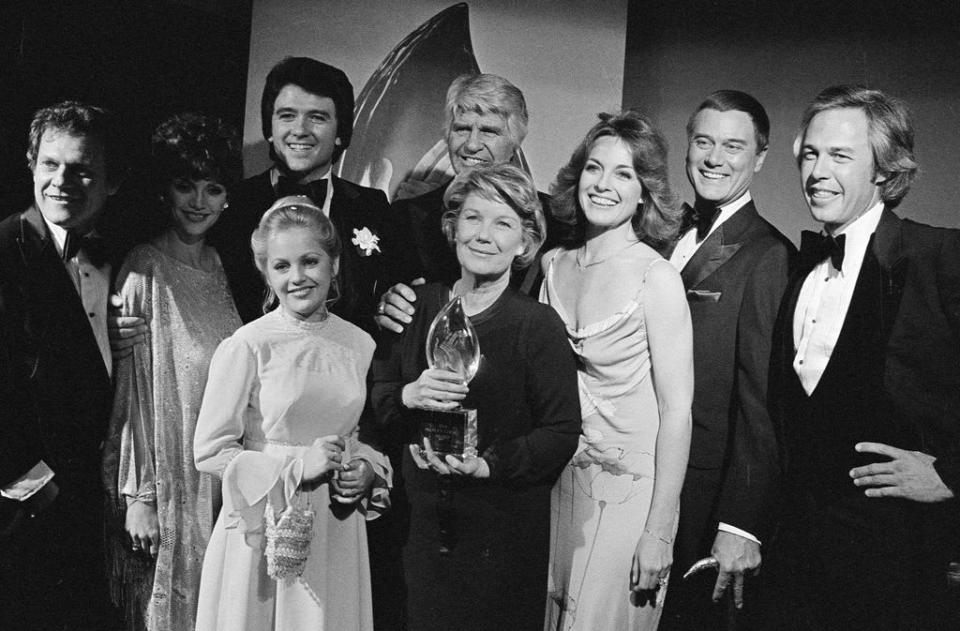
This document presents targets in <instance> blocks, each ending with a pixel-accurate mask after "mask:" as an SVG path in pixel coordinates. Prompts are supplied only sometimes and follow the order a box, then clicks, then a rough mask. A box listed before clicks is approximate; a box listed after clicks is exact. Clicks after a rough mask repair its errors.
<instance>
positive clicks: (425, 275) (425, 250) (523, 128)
mask: <svg viewBox="0 0 960 631" xmlns="http://www.w3.org/2000/svg"><path fill="white" fill-rule="evenodd" d="M445 116H446V129H447V155H448V156H449V157H450V164H451V166H452V167H453V171H454V173H460V172H461V171H463V170H464V169H467V168H469V167H473V166H478V165H482V164H498V163H503V162H511V161H515V160H516V159H517V151H518V150H519V149H520V145H521V143H523V139H524V137H525V136H526V135H527V122H528V120H529V117H528V115H527V103H526V100H525V99H524V98H523V92H521V91H520V89H519V88H517V86H515V85H513V84H512V83H510V82H509V81H507V80H506V79H504V78H503V77H499V76H497V75H494V74H472V75H471V74H467V75H461V76H459V77H457V78H456V79H454V80H453V83H451V84H450V87H449V89H448V90H447V102H446V107H445ZM452 181H453V180H452V179H451V180H448V181H447V182H445V183H444V184H443V185H442V186H439V187H437V188H435V189H433V190H431V191H428V192H426V193H424V194H422V195H419V196H417V197H413V198H409V199H399V200H397V201H395V202H394V203H393V206H392V208H391V211H392V217H391V221H392V222H393V223H394V225H395V226H396V232H397V234H400V235H405V236H401V237H399V238H400V239H402V240H404V241H405V242H407V243H409V244H410V246H411V247H413V249H414V250H415V254H414V259H415V260H413V261H412V263H413V265H414V266H415V271H414V273H413V274H411V275H410V276H409V277H408V278H405V279H403V281H404V282H405V283H407V282H409V281H410V280H411V279H414V277H418V278H417V280H416V281H415V282H416V283H420V282H422V281H421V279H422V280H423V281H426V282H442V283H446V284H448V285H452V284H453V282H454V281H455V280H457V279H458V278H460V263H459V262H458V261H457V256H456V254H455V253H454V251H453V248H452V247H451V246H450V243H449V242H448V241H447V237H446V235H444V233H443V230H442V229H441V219H442V218H443V213H444V212H445V211H446V208H445V207H444V205H443V195H444V193H446V192H447V188H448V187H449V186H450V182H452ZM539 196H540V203H541V204H542V205H543V212H544V215H545V216H546V218H547V240H546V241H545V242H544V244H543V246H542V247H541V251H542V252H546V251H547V250H549V249H550V248H552V247H553V246H554V245H555V244H556V243H557V234H558V232H559V230H558V225H557V222H555V221H553V217H552V215H551V214H550V211H549V208H548V204H549V201H550V198H549V196H547V195H544V194H542V193H540V194H539ZM538 262H539V257H538V258H537V259H536V260H534V262H533V263H531V264H530V266H529V267H528V268H527V269H525V270H523V271H522V272H520V273H515V274H513V276H512V277H511V281H510V282H511V285H512V286H513V287H514V288H516V289H519V290H520V291H523V292H524V293H528V294H533V295H536V292H537V291H539V281H540V280H541V278H540V274H539V271H540V265H539V264H538ZM411 284H413V283H411ZM415 300H416V295H415V294H414V292H413V290H412V289H410V287H409V286H408V285H406V284H399V285H396V286H394V287H392V288H391V290H390V291H389V292H387V293H385V294H384V295H383V298H382V300H381V303H380V306H379V315H378V317H377V323H378V324H379V325H380V326H381V327H383V328H385V329H388V330H391V331H394V332H397V333H399V332H401V331H402V330H403V327H404V326H405V325H406V324H407V323H409V322H410V321H411V316H412V315H413V313H414V309H415V307H414V305H413V302H414V301H415Z"/></svg>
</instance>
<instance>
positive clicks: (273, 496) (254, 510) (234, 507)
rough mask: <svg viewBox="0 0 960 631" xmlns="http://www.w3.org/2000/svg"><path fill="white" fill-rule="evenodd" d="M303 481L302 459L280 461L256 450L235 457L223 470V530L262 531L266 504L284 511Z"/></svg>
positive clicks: (250, 533) (252, 533) (258, 532)
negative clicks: (225, 511) (225, 500)
mask: <svg viewBox="0 0 960 631" xmlns="http://www.w3.org/2000/svg"><path fill="white" fill-rule="evenodd" d="M302 481H303V460H300V459H299V458H297V459H294V460H281V459H278V458H275V457H271V456H268V455H267V454H265V453H262V452H259V451H243V452H241V453H239V454H236V455H235V457H234V458H233V459H231V460H230V462H229V463H228V464H227V465H226V467H225V468H224V470H223V493H224V496H226V499H227V502H228V503H226V504H225V508H226V510H228V511H229V512H228V513H227V520H226V528H227V529H228V530H229V529H233V528H239V529H240V532H242V533H244V535H248V536H250V535H259V534H261V533H262V532H263V523H264V522H263V515H264V511H266V509H267V503H268V501H269V503H270V504H272V505H273V508H274V510H277V511H281V510H283V509H284V508H286V507H287V506H288V505H289V504H290V503H291V502H292V501H293V497H294V495H295V494H296V491H297V488H298V487H299V486H300V483H301V482H302Z"/></svg>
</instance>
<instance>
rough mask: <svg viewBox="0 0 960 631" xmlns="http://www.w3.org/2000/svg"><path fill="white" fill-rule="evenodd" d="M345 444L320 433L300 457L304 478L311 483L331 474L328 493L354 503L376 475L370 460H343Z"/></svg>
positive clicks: (343, 502) (334, 435)
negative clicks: (345, 461)
mask: <svg viewBox="0 0 960 631" xmlns="http://www.w3.org/2000/svg"><path fill="white" fill-rule="evenodd" d="M345 447H346V441H345V440H344V439H343V437H342V436H337V435H336V434H332V435H330V436H321V437H320V438H318V439H316V440H315V441H313V445H311V446H310V448H309V449H307V451H306V452H304V454H303V457H302V460H303V479H304V481H306V482H312V481H316V480H318V479H319V478H321V477H323V476H325V475H328V474H332V477H331V479H330V491H331V493H330V494H331V496H332V497H333V498H334V499H335V500H337V501H338V502H340V503H342V504H353V503H356V502H358V501H360V499H361V498H363V497H364V496H365V495H366V494H367V492H369V490H370V487H371V486H373V481H374V478H375V477H376V476H375V474H374V471H373V467H371V466H370V463H369V462H367V461H366V460H364V459H362V458H354V459H352V460H350V461H349V462H347V463H344V462H343V450H344V449H345Z"/></svg>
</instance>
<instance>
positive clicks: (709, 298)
mask: <svg viewBox="0 0 960 631" xmlns="http://www.w3.org/2000/svg"><path fill="white" fill-rule="evenodd" d="M722 295H723V292H722V291H707V290H706V289H688V290H687V299H688V300H696V301H699V302H718V301H719V300H720V296H722Z"/></svg>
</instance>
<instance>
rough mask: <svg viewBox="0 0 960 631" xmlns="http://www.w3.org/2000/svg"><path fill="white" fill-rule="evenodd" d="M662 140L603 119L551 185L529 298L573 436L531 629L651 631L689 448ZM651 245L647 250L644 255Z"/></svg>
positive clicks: (683, 338)
mask: <svg viewBox="0 0 960 631" xmlns="http://www.w3.org/2000/svg"><path fill="white" fill-rule="evenodd" d="M666 153H667V152H666V143H665V141H664V140H663V138H662V136H661V135H660V134H659V132H657V131H656V130H655V129H654V128H653V127H652V126H651V124H650V122H649V121H648V120H646V119H645V118H644V117H643V116H641V115H640V114H637V113H635V112H630V111H628V112H624V113H622V114H620V115H616V116H614V115H610V114H603V115H601V116H600V122H599V123H597V124H596V125H595V126H594V127H593V128H592V129H591V130H590V131H589V132H588V133H587V136H586V138H584V140H583V142H581V143H580V146H579V147H577V149H576V151H575V152H574V153H573V156H572V157H571V158H570V161H569V162H568V163H567V165H566V166H564V167H563V168H562V169H561V170H560V173H559V174H558V176H557V182H556V184H555V187H554V191H553V193H554V199H553V203H552V205H551V206H552V211H553V212H554V214H555V217H556V218H557V219H558V220H560V221H563V222H565V223H567V224H569V225H570V226H571V236H570V238H569V239H567V240H566V241H565V243H564V245H563V246H562V247H560V248H558V249H556V250H552V251H550V252H548V253H547V254H546V255H544V257H543V260H542V262H543V266H544V273H545V279H544V286H543V288H542V290H541V299H542V300H543V301H544V302H546V303H547V304H549V305H551V306H553V307H554V308H555V309H556V310H557V313H559V314H560V317H561V318H562V319H563V321H564V323H565V324H566V331H567V336H568V338H569V341H570V345H571V346H572V347H573V349H574V351H575V353H576V354H577V357H578V358H579V375H578V376H579V382H580V383H579V385H580V405H581V408H582V410H581V413H582V415H583V430H582V435H581V437H580V444H579V447H578V448H577V451H576V454H575V455H574V457H573V459H572V460H571V461H570V463H569V465H568V466H567V467H566V468H565V469H564V471H563V473H562V474H561V475H560V479H559V480H558V481H557V484H556V485H555V486H554V489H553V496H552V502H551V507H552V518H551V525H550V536H551V548H550V578H549V583H548V596H547V621H546V624H545V626H544V629H549V630H551V631H554V630H557V629H582V630H584V631H602V630H604V629H609V630H611V631H613V630H616V631H624V630H628V629H629V630H634V631H635V630H653V629H656V628H657V623H658V621H659V619H660V613H661V607H660V604H661V603H662V602H663V596H664V594H665V592H666V577H667V575H668V574H669V570H670V565H671V561H672V551H673V536H674V532H675V529H676V523H677V514H678V508H679V497H680V487H681V485H682V483H683V476H684V472H685V470H686V464H687V456H688V452H689V446H690V406H691V402H692V398H693V354H692V333H691V328H690V314H689V311H688V309H687V302H686V298H685V295H684V290H683V284H682V282H681V280H680V275H679V274H678V273H677V272H676V270H675V269H674V268H673V267H672V266H671V265H670V264H669V262H667V261H665V260H664V259H663V258H662V257H661V256H660V254H658V253H657V250H656V249H655V248H658V247H661V246H663V245H664V244H667V243H669V242H670V241H671V240H672V239H673V238H674V236H675V235H676V233H677V229H678V223H679V212H678V210H677V208H676V203H675V201H674V198H673V196H672V195H671V193H670V190H669V187H668V184H667V167H666ZM651 246H652V247H651Z"/></svg>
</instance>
